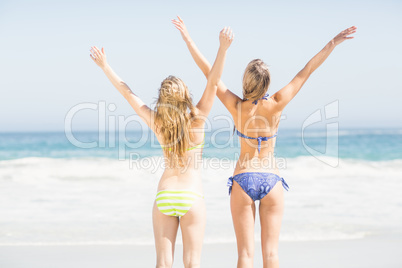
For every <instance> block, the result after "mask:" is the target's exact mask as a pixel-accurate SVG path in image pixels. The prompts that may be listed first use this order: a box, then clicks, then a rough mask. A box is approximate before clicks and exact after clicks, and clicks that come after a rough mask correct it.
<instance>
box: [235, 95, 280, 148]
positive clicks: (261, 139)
mask: <svg viewBox="0 0 402 268" xmlns="http://www.w3.org/2000/svg"><path fill="white" fill-rule="evenodd" d="M268 96H269V94H268V93H267V94H265V95H264V97H262V98H261V99H258V100H255V101H253V104H255V105H257V103H258V101H259V100H267V99H268ZM236 133H237V136H239V137H241V138H245V139H250V140H257V141H258V153H260V151H261V142H262V141H267V140H269V139H273V138H275V137H276V136H278V132H276V133H275V134H274V135H273V136H271V137H262V136H260V137H258V138H254V137H249V136H246V135H244V134H243V133H241V132H240V131H238V130H237V129H236Z"/></svg>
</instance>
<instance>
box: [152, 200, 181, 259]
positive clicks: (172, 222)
mask: <svg viewBox="0 0 402 268" xmlns="http://www.w3.org/2000/svg"><path fill="white" fill-rule="evenodd" d="M152 222H153V229H154V237H155V248H156V255H157V259H158V260H160V259H167V260H170V259H171V260H173V254H174V245H175V242H176V235H177V230H178V227H179V218H177V217H173V216H167V215H165V214H163V213H162V212H160V210H159V209H158V207H157V206H156V202H154V207H153V210H152Z"/></svg>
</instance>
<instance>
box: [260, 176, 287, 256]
mask: <svg viewBox="0 0 402 268" xmlns="http://www.w3.org/2000/svg"><path fill="white" fill-rule="evenodd" d="M283 209H284V189H283V186H282V183H281V182H280V181H279V182H277V183H276V184H275V186H274V187H273V188H272V189H271V191H270V192H269V193H268V194H267V195H266V196H264V198H262V199H261V200H260V207H259V212H260V221H261V245H262V250H263V252H266V253H268V252H269V253H272V251H276V250H277V248H278V242H279V233H280V229H281V224H282V216H283Z"/></svg>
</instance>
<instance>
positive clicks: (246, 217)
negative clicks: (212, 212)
mask: <svg viewBox="0 0 402 268" xmlns="http://www.w3.org/2000/svg"><path fill="white" fill-rule="evenodd" d="M230 209H231V211H232V219H233V226H234V229H235V233H236V240H237V254H238V260H237V267H238V268H247V267H253V262H254V222H255V203H254V201H253V200H252V199H251V197H249V196H248V195H247V194H246V192H244V191H243V189H242V188H241V187H240V185H239V184H238V183H237V182H234V183H233V186H232V194H231V196H230Z"/></svg>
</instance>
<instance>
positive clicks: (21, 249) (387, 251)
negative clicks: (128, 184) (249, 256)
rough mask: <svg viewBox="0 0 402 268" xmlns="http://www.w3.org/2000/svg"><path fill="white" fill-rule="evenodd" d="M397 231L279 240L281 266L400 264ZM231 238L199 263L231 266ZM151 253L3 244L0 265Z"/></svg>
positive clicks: (139, 260)
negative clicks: (328, 238) (351, 237)
mask: <svg viewBox="0 0 402 268" xmlns="http://www.w3.org/2000/svg"><path fill="white" fill-rule="evenodd" d="M401 248H402V235H401V236H373V237H368V238H364V239H355V240H337V241H308V242H306V241H300V242H295V241H283V242H280V253H279V257H280V265H281V267H326V268H331V267H342V268H352V267H353V268H359V267H361V268H370V267H373V268H374V267H376V268H378V267H387V268H400V267H402V258H400V256H399V255H400V250H401ZM181 253H182V246H181V245H177V246H176V254H175V263H174V265H173V267H183V264H182V263H181V258H182V254H181ZM236 256H237V254H236V245H235V244H234V243H222V244H206V245H204V250H203V257H202V264H201V267H208V268H213V267H235V266H236ZM260 256H261V253H260V245H259V244H256V256H255V263H254V267H262V261H261V257H260ZM154 265H155V253H154V248H153V246H151V245H148V246H134V245H133V246H131V245H116V246H114V245H87V246H78V245H77V246H75V245H72V246H2V247H0V267H2V268H64V267H69V268H70V267H86V268H91V267H96V268H103V267H105V268H106V267H113V268H126V267H154Z"/></svg>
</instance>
